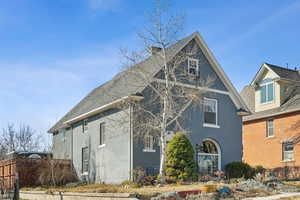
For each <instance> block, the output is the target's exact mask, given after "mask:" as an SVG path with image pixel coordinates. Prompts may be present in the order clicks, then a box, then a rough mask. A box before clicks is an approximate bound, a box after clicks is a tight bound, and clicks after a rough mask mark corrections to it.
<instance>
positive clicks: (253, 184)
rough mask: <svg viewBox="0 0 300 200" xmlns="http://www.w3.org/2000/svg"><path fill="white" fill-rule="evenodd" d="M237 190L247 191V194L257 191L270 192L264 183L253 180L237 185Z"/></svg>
mask: <svg viewBox="0 0 300 200" xmlns="http://www.w3.org/2000/svg"><path fill="white" fill-rule="evenodd" d="M236 189H238V190H241V191H245V192H248V191H250V190H257V189H260V190H265V191H268V187H267V186H266V185H264V184H263V183H261V182H259V181H255V180H253V179H249V180H246V181H243V182H241V183H238V184H236Z"/></svg>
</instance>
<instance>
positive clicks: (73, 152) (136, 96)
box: [49, 32, 248, 183]
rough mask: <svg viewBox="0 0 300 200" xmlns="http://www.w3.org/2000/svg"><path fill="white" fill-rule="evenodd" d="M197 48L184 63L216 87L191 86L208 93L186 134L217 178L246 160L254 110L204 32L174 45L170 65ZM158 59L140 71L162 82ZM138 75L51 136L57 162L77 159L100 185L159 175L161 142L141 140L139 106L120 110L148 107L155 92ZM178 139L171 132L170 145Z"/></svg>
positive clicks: (120, 78) (113, 86)
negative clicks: (245, 122)
mask: <svg viewBox="0 0 300 200" xmlns="http://www.w3.org/2000/svg"><path fill="white" fill-rule="evenodd" d="M191 46H192V47H194V48H196V52H195V54H194V55H191V57H190V58H187V59H186V60H185V61H184V62H183V66H182V67H183V69H184V70H185V73H193V75H195V76H197V77H199V78H200V79H202V78H206V77H208V76H214V77H215V81H214V82H213V85H211V86H210V88H201V87H200V88H199V87H196V86H195V85H192V84H189V83H188V84H187V83H185V84H186V86H187V87H190V88H193V89H195V90H196V89H197V90H198V89H201V90H205V91H206V93H205V94H204V95H203V96H204V97H203V105H201V106H200V107H190V108H188V109H187V111H186V112H187V113H186V116H187V117H189V118H188V120H187V123H186V124H185V127H184V128H185V130H188V131H187V135H188V137H189V138H190V141H191V143H192V145H193V146H194V148H195V150H196V152H197V160H198V163H199V170H200V172H202V173H213V172H215V171H216V170H222V169H224V166H225V165H226V164H227V163H229V162H233V161H240V160H241V159H242V115H243V114H245V113H247V111H248V110H247V106H246V105H245V103H244V102H243V100H242V98H241V97H240V96H239V94H238V93H237V91H236V89H235V88H234V87H233V85H232V83H231V82H230V80H229V79H228V77H227V76H226V75H225V73H224V71H223V70H222V68H221V67H220V66H219V65H218V63H217V61H216V60H215V58H214V57H213V55H212V53H211V52H210V50H209V49H208V47H207V46H206V44H205V42H204V41H203V39H202V38H201V37H200V35H199V33H198V32H196V33H193V34H191V35H190V36H188V37H186V38H184V39H182V40H180V41H178V42H177V43H175V44H173V45H171V46H170V47H169V48H168V49H167V50H166V51H167V54H168V55H169V56H168V61H169V62H171V61H172V59H173V58H174V56H175V55H177V54H178V53H179V52H181V51H183V50H184V49H185V48H187V47H191ZM154 50H155V49H154ZM156 50H157V49H156ZM156 56H157V55H156V54H155V53H154V54H152V55H150V57H149V58H148V59H146V60H145V61H143V62H141V63H140V64H139V66H138V67H139V68H143V70H146V71H147V72H148V74H150V75H149V76H150V77H151V79H153V81H157V80H158V79H159V78H160V76H158V74H159V72H160V71H161V66H157V64H156V65H155V64H153V61H154V60H155V59H156ZM199 60H201V62H198V61H199ZM190 61H192V62H191V63H189V62H190ZM188 63H189V64H188ZM191 65H192V66H191ZM188 66H189V67H188ZM191 67H193V68H192V69H191ZM135 70H138V69H137V67H136V66H133V67H130V68H129V69H127V70H125V71H124V72H121V73H119V74H117V75H116V76H115V77H114V78H113V79H112V80H110V81H108V82H107V83H105V84H103V85H101V86H99V87H97V88H96V89H94V90H93V91H92V92H91V93H89V94H88V95H87V96H86V97H85V98H84V99H83V100H82V101H81V102H80V103H79V104H77V105H76V106H75V107H74V108H73V109H71V111H69V112H68V113H67V114H66V115H65V116H64V117H63V118H62V119H61V120H59V121H58V122H57V124H55V125H54V126H53V127H52V128H51V129H50V130H49V132H50V133H53V145H54V147H53V157H54V158H56V159H58V158H61V159H71V160H72V161H73V164H74V167H75V169H76V172H77V174H78V176H79V177H82V178H84V177H86V178H88V179H89V181H91V182H97V183H100V182H105V183H121V182H122V181H124V180H131V179H132V177H133V172H134V170H135V169H137V168H140V167H141V168H143V169H145V170H146V171H147V173H148V174H155V173H158V170H159V165H160V147H159V144H158V143H159V142H158V140H157V139H155V138H154V137H153V136H150V135H148V136H147V135H146V136H145V138H144V139H142V140H141V139H140V138H139V137H136V136H137V135H138V130H136V129H135V118H134V114H135V113H134V106H132V105H131V104H128V105H127V106H123V107H122V106H120V105H122V104H124V102H130V101H138V102H139V103H140V104H143V103H144V102H145V99H146V98H148V96H149V92H151V89H149V87H147V85H145V83H139V79H137V77H136V75H132V74H131V73H130V71H135ZM154 78H155V79H154ZM133 83H138V84H133ZM143 84H144V85H143ZM137 85H139V86H138V87H137ZM154 106H155V108H153V109H157V108H158V107H157V106H156V105H154ZM202 107H203V109H202ZM172 135H173V134H172V130H170V132H169V134H168V139H170V138H171V137H172Z"/></svg>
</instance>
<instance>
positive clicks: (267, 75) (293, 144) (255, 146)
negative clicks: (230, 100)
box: [241, 63, 300, 168]
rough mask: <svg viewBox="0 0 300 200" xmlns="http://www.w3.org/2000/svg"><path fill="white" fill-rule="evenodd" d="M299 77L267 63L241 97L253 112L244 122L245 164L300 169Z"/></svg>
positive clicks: (290, 70) (297, 73)
mask: <svg viewBox="0 0 300 200" xmlns="http://www.w3.org/2000/svg"><path fill="white" fill-rule="evenodd" d="M299 86H300V73H299V71H298V70H296V69H295V70H293V69H287V68H283V67H279V66H276V65H272V64H268V63H264V64H263V65H262V66H261V68H260V69H259V71H258V72H257V74H256V76H255V77H254V79H253V80H252V82H251V84H250V85H248V86H246V87H245V88H244V89H243V91H242V92H241V96H242V97H243V99H244V100H245V102H246V103H247V104H248V108H249V109H251V111H252V113H253V114H251V115H248V116H245V117H244V118H243V124H244V125H243V147H244V151H243V160H244V161H245V162H247V163H248V164H250V165H253V166H256V165H262V166H263V167H266V168H276V167H283V166H287V165H288V166H291V165H300V146H299V145H298V144H299V141H300V129H299V128H300V88H299Z"/></svg>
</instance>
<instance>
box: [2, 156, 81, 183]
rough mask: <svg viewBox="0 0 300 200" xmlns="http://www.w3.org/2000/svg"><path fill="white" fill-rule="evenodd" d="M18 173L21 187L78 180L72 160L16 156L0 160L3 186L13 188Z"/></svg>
mask: <svg viewBox="0 0 300 200" xmlns="http://www.w3.org/2000/svg"><path fill="white" fill-rule="evenodd" d="M16 174H18V176H19V185H20V187H29V186H39V185H62V184H66V183H67V182H72V181H75V180H77V177H76V173H75V172H74V169H73V167H72V163H71V161H70V160H58V159H32V158H15V159H10V160H2V161H0V184H1V185H0V186H1V188H5V189H11V188H13V186H14V183H15V179H16Z"/></svg>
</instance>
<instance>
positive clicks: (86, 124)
mask: <svg viewBox="0 0 300 200" xmlns="http://www.w3.org/2000/svg"><path fill="white" fill-rule="evenodd" d="M88 130H89V122H88V119H85V120H83V122H82V133H87V132H88Z"/></svg>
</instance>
